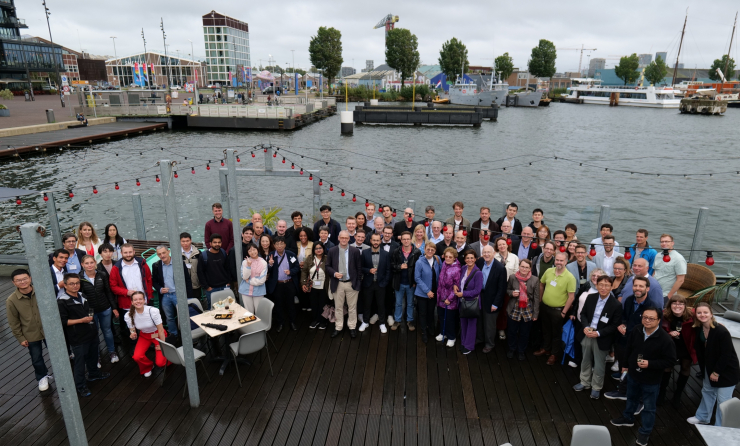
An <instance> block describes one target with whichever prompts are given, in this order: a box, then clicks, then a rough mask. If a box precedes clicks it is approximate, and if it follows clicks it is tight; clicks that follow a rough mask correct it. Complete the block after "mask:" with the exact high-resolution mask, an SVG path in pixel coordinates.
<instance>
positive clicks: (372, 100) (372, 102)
mask: <svg viewBox="0 0 740 446" xmlns="http://www.w3.org/2000/svg"><path fill="white" fill-rule="evenodd" d="M370 105H378V100H377V99H370Z"/></svg>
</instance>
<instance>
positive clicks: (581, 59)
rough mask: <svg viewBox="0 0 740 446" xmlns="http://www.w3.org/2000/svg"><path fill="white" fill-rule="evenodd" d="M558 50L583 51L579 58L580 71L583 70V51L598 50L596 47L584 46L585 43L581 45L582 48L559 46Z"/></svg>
mask: <svg viewBox="0 0 740 446" xmlns="http://www.w3.org/2000/svg"><path fill="white" fill-rule="evenodd" d="M557 49H558V50H564V51H565V50H570V51H580V52H581V58H580V59H578V72H579V73H580V72H581V64H582V63H583V52H584V51H596V48H584V45H581V47H580V48H557Z"/></svg>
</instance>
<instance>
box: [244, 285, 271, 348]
mask: <svg viewBox="0 0 740 446" xmlns="http://www.w3.org/2000/svg"><path fill="white" fill-rule="evenodd" d="M274 307H275V303H274V302H273V301H271V300H269V299H264V298H263V299H260V302H259V304H258V305H257V308H255V310H254V313H255V316H257V317H258V318H259V319H260V320H259V322H252V323H251V324H249V325H247V326H246V327H242V328H240V329H239V333H241V334H248V333H254V332H256V331H263V330H264V332H265V334H266V335H267V339H268V341H269V342H271V343H272V348H274V349H275V351H276V352H277V351H278V349H277V347H276V346H275V342H273V340H272V338H271V337H270V333H269V331H270V330H271V329H272V309H273V308H274Z"/></svg>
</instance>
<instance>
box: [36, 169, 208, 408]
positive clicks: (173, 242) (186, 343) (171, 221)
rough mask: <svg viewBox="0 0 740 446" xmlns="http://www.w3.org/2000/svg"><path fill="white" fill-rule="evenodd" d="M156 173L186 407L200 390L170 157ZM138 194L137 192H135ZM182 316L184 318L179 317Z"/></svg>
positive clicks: (194, 401)
mask: <svg viewBox="0 0 740 446" xmlns="http://www.w3.org/2000/svg"><path fill="white" fill-rule="evenodd" d="M159 169H160V176H161V177H162V192H163V194H164V195H163V196H162V199H163V200H164V211H165V214H166V216H167V232H168V238H169V240H170V255H171V256H172V274H173V275H174V279H175V290H179V291H176V294H179V295H180V296H179V297H184V298H178V299H177V313H178V314H179V315H181V317H179V318H177V319H178V321H179V324H180V327H179V328H180V338H181V339H182V351H183V356H184V357H185V378H186V380H187V384H188V395H189V396H190V407H198V406H199V405H200V391H199V389H198V374H197V372H196V370H195V353H194V352H193V336H192V334H191V333H190V318H189V317H187V315H188V314H190V313H189V311H188V300H187V289H186V288H185V267H184V266H183V262H182V260H181V259H182V255H181V254H180V250H179V249H178V248H179V247H180V229H179V225H178V224H177V203H176V202H175V184H174V178H173V176H172V163H171V162H170V160H162V161H160V162H159ZM137 195H138V194H137ZM47 276H48V274H47ZM182 316H185V317H182Z"/></svg>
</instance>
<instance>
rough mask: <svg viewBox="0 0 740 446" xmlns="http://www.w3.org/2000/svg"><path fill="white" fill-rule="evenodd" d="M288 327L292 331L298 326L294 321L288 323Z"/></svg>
mask: <svg viewBox="0 0 740 446" xmlns="http://www.w3.org/2000/svg"><path fill="white" fill-rule="evenodd" d="M290 329H291V330H293V331H298V326H297V325H296V324H295V322H291V323H290Z"/></svg>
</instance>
